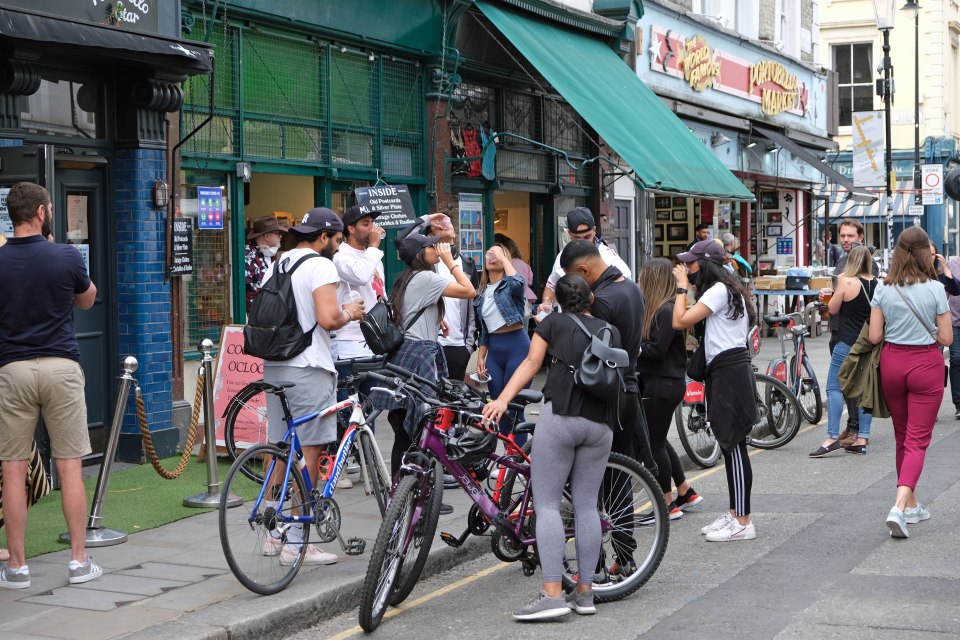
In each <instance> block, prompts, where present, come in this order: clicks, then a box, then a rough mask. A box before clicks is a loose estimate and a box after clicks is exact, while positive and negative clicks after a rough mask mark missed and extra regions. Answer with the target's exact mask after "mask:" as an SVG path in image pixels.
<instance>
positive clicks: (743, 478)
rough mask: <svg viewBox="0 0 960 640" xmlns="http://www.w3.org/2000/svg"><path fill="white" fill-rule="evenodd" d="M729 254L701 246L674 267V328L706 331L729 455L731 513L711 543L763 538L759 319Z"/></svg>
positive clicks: (712, 409)
mask: <svg viewBox="0 0 960 640" xmlns="http://www.w3.org/2000/svg"><path fill="white" fill-rule="evenodd" d="M725 259H726V254H725V252H724V250H723V247H722V246H721V245H720V243H718V242H716V241H715V240H703V241H701V242H697V243H696V244H694V245H693V246H692V247H690V250H689V251H687V252H686V253H681V254H680V255H678V256H677V260H678V261H679V262H680V264H678V265H677V266H676V267H674V269H673V275H674V279H675V280H676V282H677V289H676V298H675V300H674V307H673V328H674V329H678V330H682V329H689V328H690V327H692V326H693V325H695V324H697V323H698V322H700V321H701V320H703V321H705V324H706V331H705V332H704V337H703V348H704V351H705V355H706V363H707V369H706V378H705V380H704V384H705V387H706V394H707V412H708V416H707V417H708V418H709V420H710V426H711V428H712V430H713V434H714V436H715V437H716V438H717V442H719V443H720V449H721V451H722V452H723V459H724V464H725V466H726V471H727V489H728V491H729V493H730V511H729V513H724V514H723V516H721V517H720V518H718V519H717V520H716V521H715V522H713V523H712V524H710V525H707V526H706V527H704V528H703V529H702V532H703V533H704V534H706V536H707V540H709V541H711V542H727V541H731V540H752V539H753V538H756V537H757V533H756V530H755V529H754V526H753V522H751V520H750V491H751V488H752V484H753V471H752V469H751V466H750V458H749V456H748V455H747V435H748V434H749V433H750V430H751V429H752V428H753V425H754V423H756V421H757V405H756V401H755V399H754V398H755V389H756V381H755V379H754V376H753V366H752V365H751V363H750V353H749V351H747V348H746V344H747V334H748V333H749V331H750V326H751V325H752V324H753V322H754V320H755V316H754V313H753V309H752V308H751V307H750V305H748V304H747V300H746V295H745V293H746V290H745V289H744V288H743V284H741V282H740V281H739V279H738V278H737V277H736V276H735V275H734V274H733V273H731V272H730V271H727V270H726V269H724V268H723V264H724V261H725ZM691 282H692V283H693V284H694V285H695V286H696V287H697V291H698V292H700V297H699V299H698V300H697V303H696V304H695V305H693V306H692V307H690V308H687V287H688V286H689V284H690V283H691Z"/></svg>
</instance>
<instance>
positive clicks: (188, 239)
mask: <svg viewBox="0 0 960 640" xmlns="http://www.w3.org/2000/svg"><path fill="white" fill-rule="evenodd" d="M185 273H193V224H192V221H191V220H190V218H174V219H173V262H172V264H171V265H170V275H171V276H182V275H183V274H185Z"/></svg>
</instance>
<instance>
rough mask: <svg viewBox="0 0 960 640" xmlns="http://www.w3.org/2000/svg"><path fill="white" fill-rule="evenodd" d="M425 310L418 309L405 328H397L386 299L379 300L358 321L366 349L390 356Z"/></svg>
mask: <svg viewBox="0 0 960 640" xmlns="http://www.w3.org/2000/svg"><path fill="white" fill-rule="evenodd" d="M426 310H427V308H426V307H424V308H423V309H420V311H418V312H417V313H416V314H414V316H413V318H412V319H411V320H410V321H409V322H407V324H406V326H405V327H402V328H401V327H399V326H398V325H397V323H396V321H395V320H394V319H393V310H392V309H391V308H390V303H389V301H388V300H387V299H386V298H381V299H380V300H379V301H377V304H375V305H373V308H372V309H370V310H369V311H367V312H365V313H364V314H363V319H362V320H360V333H362V334H363V339H364V340H365V341H366V342H367V347H368V348H369V349H370V351H372V352H373V353H374V354H375V355H378V356H384V355H390V354H391V353H393V352H394V351H396V350H397V349H398V348H400V345H401V344H403V334H405V333H406V332H407V330H408V329H410V327H412V326H413V325H414V323H416V321H417V320H418V319H419V318H420V316H421V315H423V312H424V311H426Z"/></svg>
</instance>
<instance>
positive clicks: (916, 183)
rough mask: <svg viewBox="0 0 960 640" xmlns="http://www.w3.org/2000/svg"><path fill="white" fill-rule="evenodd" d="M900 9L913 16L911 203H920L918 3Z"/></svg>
mask: <svg viewBox="0 0 960 640" xmlns="http://www.w3.org/2000/svg"><path fill="white" fill-rule="evenodd" d="M900 10H901V11H903V12H904V13H906V14H907V15H908V16H910V17H912V18H913V61H914V73H913V77H914V86H913V90H914V94H913V96H914V97H913V190H914V191H913V204H920V203H921V202H922V201H923V199H922V197H921V195H920V194H921V185H920V3H919V2H917V0H907V3H906V4H905V5H903V6H902V7H900Z"/></svg>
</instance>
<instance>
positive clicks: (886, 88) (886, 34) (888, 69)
mask: <svg viewBox="0 0 960 640" xmlns="http://www.w3.org/2000/svg"><path fill="white" fill-rule="evenodd" d="M892 72H893V65H892V64H891V63H890V29H884V30H883V109H884V119H885V120H886V122H885V125H886V134H887V145H886V147H887V148H886V173H887V249H888V250H889V251H893V185H892V184H891V174H892V173H893V148H892V145H893V141H892V140H891V138H890V137H891V130H890V124H891V123H890V99H891V95H890V89H891V87H890V85H891V82H892V81H891V79H890V76H891V74H892ZM889 251H888V252H887V253H886V254H885V255H889ZM885 262H888V260H885ZM888 264H889V263H888ZM885 266H886V265H885Z"/></svg>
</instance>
